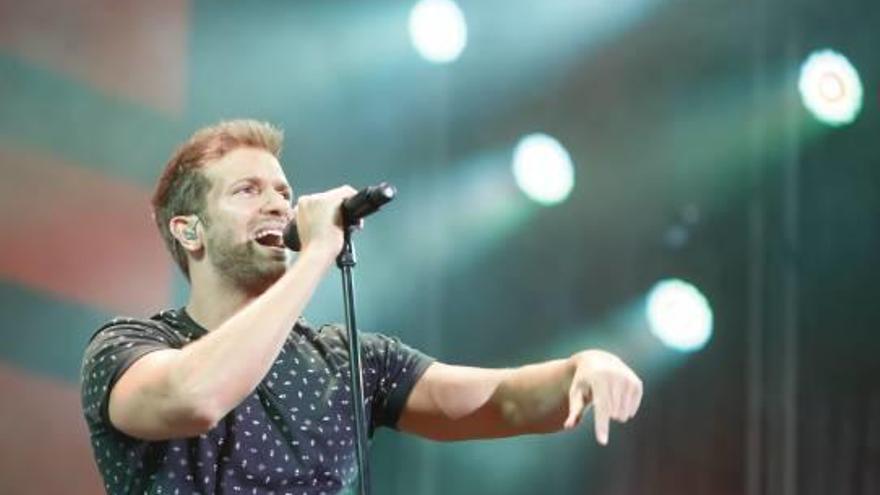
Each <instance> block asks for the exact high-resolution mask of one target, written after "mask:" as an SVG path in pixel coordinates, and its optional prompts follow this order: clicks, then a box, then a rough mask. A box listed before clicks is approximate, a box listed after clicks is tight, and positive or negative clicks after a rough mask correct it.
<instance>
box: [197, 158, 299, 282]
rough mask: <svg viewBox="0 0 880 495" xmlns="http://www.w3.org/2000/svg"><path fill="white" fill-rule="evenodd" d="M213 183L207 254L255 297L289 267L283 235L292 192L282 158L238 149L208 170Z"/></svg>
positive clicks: (290, 213)
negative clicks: (281, 162) (280, 160)
mask: <svg viewBox="0 0 880 495" xmlns="http://www.w3.org/2000/svg"><path fill="white" fill-rule="evenodd" d="M203 172H204V174H205V176H207V178H208V179H209V180H210V182H211V188H210V190H209V192H208V195H207V198H206V199H207V201H206V211H205V216H206V218H205V219H204V220H205V222H206V223H207V226H206V227H205V233H206V238H205V256H206V259H207V261H208V262H209V263H211V264H212V265H213V266H214V267H215V268H216V269H217V271H218V272H219V273H220V274H221V275H222V276H223V277H225V278H226V279H227V280H229V281H230V282H232V283H234V284H235V285H236V286H238V287H240V288H242V289H243V290H245V291H247V292H248V293H251V294H259V293H262V292H263V291H264V290H266V289H267V288H268V287H269V286H271V285H272V284H273V283H274V282H275V281H276V280H278V278H280V277H281V275H283V274H284V271H285V270H286V269H287V264H288V251H287V249H286V248H285V247H284V246H283V243H282V241H281V236H280V234H281V232H282V231H283V229H284V226H285V225H286V224H287V222H289V221H290V219H291V218H292V212H293V210H292V208H291V198H292V192H291V188H290V185H289V184H288V183H287V179H286V178H285V177H284V171H283V170H282V169H281V165H280V164H279V163H278V160H277V159H276V158H275V157H274V156H273V155H272V154H271V153H269V152H268V151H265V150H261V149H258V148H237V149H235V150H233V151H231V152H229V153H227V154H226V156H224V157H223V158H221V159H220V160H218V161H216V162H213V163H210V164H208V165H206V166H205V168H204V169H203Z"/></svg>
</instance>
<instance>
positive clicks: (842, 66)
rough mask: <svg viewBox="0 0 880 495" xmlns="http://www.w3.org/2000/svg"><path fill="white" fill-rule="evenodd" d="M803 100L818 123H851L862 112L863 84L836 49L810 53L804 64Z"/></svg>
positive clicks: (847, 61) (838, 124) (799, 86)
mask: <svg viewBox="0 0 880 495" xmlns="http://www.w3.org/2000/svg"><path fill="white" fill-rule="evenodd" d="M798 89H799V90H800V93H801V101H802V102H803V104H804V106H805V107H806V108H807V110H809V111H810V112H811V113H812V114H813V115H814V116H815V117H816V118H817V119H819V121H821V122H824V123H826V124H828V125H832V126H841V125H845V124H849V123H851V122H852V121H854V120H855V119H856V117H858V115H859V112H860V111H861V109H862V81H861V80H860V79H859V74H858V72H856V69H855V68H854V67H853V66H852V64H851V63H850V62H849V60H847V59H846V57H844V56H843V55H841V54H839V53H837V52H835V51H833V50H821V51H816V52H813V53H812V54H810V56H809V57H807V59H806V61H804V63H803V64H802V65H801V75H800V80H799V81H798Z"/></svg>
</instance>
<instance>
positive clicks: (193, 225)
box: [168, 215, 202, 252]
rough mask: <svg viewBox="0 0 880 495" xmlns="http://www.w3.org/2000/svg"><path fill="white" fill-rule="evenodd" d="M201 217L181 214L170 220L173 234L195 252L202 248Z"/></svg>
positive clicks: (183, 244) (185, 247) (184, 245)
mask: <svg viewBox="0 0 880 495" xmlns="http://www.w3.org/2000/svg"><path fill="white" fill-rule="evenodd" d="M199 223H201V222H199V217H197V216H196V215H180V216H176V217H174V218H172V219H171V220H170V221H169V224H168V228H169V229H170V230H171V235H173V236H174V238H175V239H177V242H179V243H180V245H181V246H183V249H186V250H187V251H190V252H193V251H198V250H199V249H201V248H202V231H201V229H199Z"/></svg>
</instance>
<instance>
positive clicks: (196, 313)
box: [186, 271, 258, 332]
mask: <svg viewBox="0 0 880 495" xmlns="http://www.w3.org/2000/svg"><path fill="white" fill-rule="evenodd" d="M190 276H191V281H190V282H191V283H190V287H191V289H190V295H189V302H187V304H186V312H187V313H189V315H190V317H192V319H193V320H195V321H196V323H198V324H199V325H201V326H203V327H205V329H206V330H208V331H209V332H210V331H212V330H214V329H216V328H217V327H219V326H220V325H221V324H222V323H223V322H225V321H226V320H228V319H229V318H230V317H232V315H234V314H235V313H237V312H239V311H240V310H241V309H242V308H244V307H245V306H247V305H248V304H249V303H250V302H251V301H253V300H254V299H255V298H256V297H257V295H258V294H249V293H247V292H246V291H244V290H242V289H241V288H238V287H234V286H232V284H230V283H229V281H228V280H224V279H223V278H222V277H220V276H219V274H217V273H216V272H213V271H209V272H207V273H205V272H201V273H200V272H198V271H196V272H191V273H190Z"/></svg>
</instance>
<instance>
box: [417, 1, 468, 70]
mask: <svg viewBox="0 0 880 495" xmlns="http://www.w3.org/2000/svg"><path fill="white" fill-rule="evenodd" d="M409 36H410V39H411V40H412V43H413V46H415V48H416V51H418V52H419V55H421V56H422V57H424V58H425V60H428V61H429V62H433V63H435V64H446V63H449V62H454V61H455V60H456V59H457V58H458V56H459V55H461V52H462V51H463V50H464V47H465V45H467V24H466V23H465V21H464V14H462V12H461V9H459V8H458V5H456V4H455V2H453V1H452V0H421V1H420V2H419V3H417V4H416V5H415V7H413V9H412V11H411V12H410V15H409Z"/></svg>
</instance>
